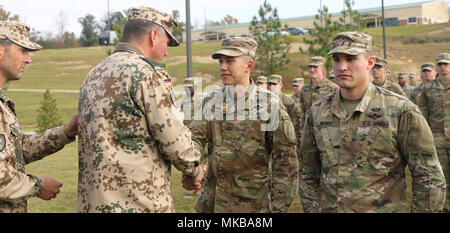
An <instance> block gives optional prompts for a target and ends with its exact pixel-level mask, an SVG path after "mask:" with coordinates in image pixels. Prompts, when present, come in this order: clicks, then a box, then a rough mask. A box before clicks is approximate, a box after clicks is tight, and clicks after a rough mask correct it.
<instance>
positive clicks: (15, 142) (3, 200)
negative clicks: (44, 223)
mask: <svg viewBox="0 0 450 233" xmlns="http://www.w3.org/2000/svg"><path fill="white" fill-rule="evenodd" d="M14 106H15V105H14V102H12V101H11V100H10V99H9V98H8V97H7V96H6V95H5V92H4V91H3V90H0V118H1V122H0V213H11V212H13V213H24V212H27V200H28V199H29V198H31V197H36V196H39V195H40V194H41V192H42V189H43V188H44V181H43V179H42V178H40V177H37V176H34V175H31V174H26V173H25V165H26V164H28V163H31V162H34V161H37V160H40V159H42V158H44V157H45V156H47V155H49V154H52V153H54V152H56V151H58V150H60V149H62V148H63V147H64V145H65V144H67V143H70V142H72V141H74V139H69V138H68V137H67V136H66V135H65V134H64V129H63V127H57V128H53V129H49V130H47V131H45V132H44V133H42V134H25V133H24V132H23V131H22V129H21V128H20V125H19V122H18V121H17V116H16V112H15V108H14Z"/></svg>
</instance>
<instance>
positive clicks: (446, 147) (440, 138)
mask: <svg viewBox="0 0 450 233" xmlns="http://www.w3.org/2000/svg"><path fill="white" fill-rule="evenodd" d="M436 64H437V66H438V71H439V77H438V78H436V79H435V80H432V81H429V82H427V83H426V84H425V86H424V87H423V89H422V90H421V91H420V92H419V93H418V94H417V99H418V100H417V105H418V106H419V107H420V109H421V110H422V113H423V116H424V117H425V119H427V121H428V124H429V125H430V128H431V131H432V132H433V137H434V141H435V143H436V149H437V153H438V157H439V161H440V162H441V166H442V169H443V170H444V175H445V179H446V181H447V197H446V203H445V206H444V211H445V212H449V211H450V194H449V192H448V187H449V184H450V182H449V181H450V53H440V54H439V55H438V56H437V57H436Z"/></svg>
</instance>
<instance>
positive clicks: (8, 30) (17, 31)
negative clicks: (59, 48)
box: [0, 21, 42, 51]
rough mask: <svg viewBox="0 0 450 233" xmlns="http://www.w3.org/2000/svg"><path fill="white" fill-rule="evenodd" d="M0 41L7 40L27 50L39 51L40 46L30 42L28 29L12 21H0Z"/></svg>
mask: <svg viewBox="0 0 450 233" xmlns="http://www.w3.org/2000/svg"><path fill="white" fill-rule="evenodd" d="M0 39H8V40H10V41H12V42H14V43H16V44H17V45H20V46H22V47H24V48H26V49H29V50H33V51H36V50H39V49H42V46H40V45H38V44H36V43H33V42H31V41H30V27H28V26H27V25H25V24H22V23H19V22H14V21H0Z"/></svg>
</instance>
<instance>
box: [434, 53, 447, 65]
mask: <svg viewBox="0 0 450 233" xmlns="http://www.w3.org/2000/svg"><path fill="white" fill-rule="evenodd" d="M439 63H447V64H450V53H440V54H438V55H437V57H436V64H439Z"/></svg>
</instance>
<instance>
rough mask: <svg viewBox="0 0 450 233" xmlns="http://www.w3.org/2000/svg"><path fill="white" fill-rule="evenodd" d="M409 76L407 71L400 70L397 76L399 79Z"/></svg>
mask: <svg viewBox="0 0 450 233" xmlns="http://www.w3.org/2000/svg"><path fill="white" fill-rule="evenodd" d="M407 76H408V74H407V73H405V72H400V73H398V75H397V78H398V79H403V78H406V77H407Z"/></svg>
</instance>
